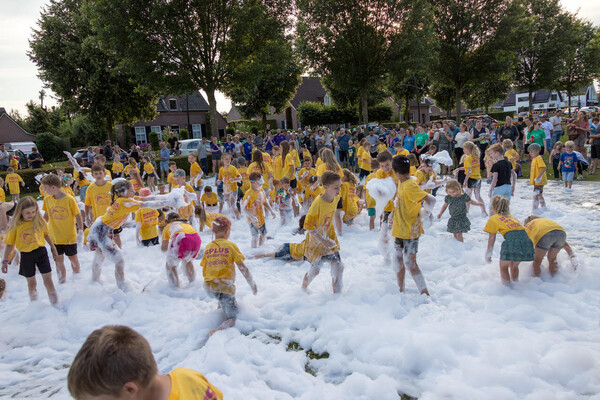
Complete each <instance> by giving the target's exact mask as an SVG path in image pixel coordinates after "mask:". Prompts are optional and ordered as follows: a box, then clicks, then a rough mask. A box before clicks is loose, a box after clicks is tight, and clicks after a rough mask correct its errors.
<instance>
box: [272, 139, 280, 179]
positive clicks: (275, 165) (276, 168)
mask: <svg viewBox="0 0 600 400" xmlns="http://www.w3.org/2000/svg"><path fill="white" fill-rule="evenodd" d="M271 164H272V169H273V179H277V180H281V178H282V177H283V160H282V159H281V147H279V146H273V160H272V162H271Z"/></svg>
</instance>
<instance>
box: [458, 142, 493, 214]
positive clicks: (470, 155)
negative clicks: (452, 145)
mask: <svg viewBox="0 0 600 400" xmlns="http://www.w3.org/2000/svg"><path fill="white" fill-rule="evenodd" d="M463 152H464V153H465V156H466V157H465V162H464V167H462V169H464V171H465V182H464V184H463V189H464V191H465V193H466V194H467V195H469V196H471V193H473V196H474V197H475V200H477V201H478V202H479V203H483V204H484V205H483V206H482V207H481V213H482V214H483V215H485V216H486V217H487V215H488V213H487V211H486V209H485V202H484V201H483V199H482V198H481V153H480V150H479V147H478V146H477V145H476V144H475V143H473V142H471V141H467V142H465V143H464V144H463ZM459 169H460V168H459Z"/></svg>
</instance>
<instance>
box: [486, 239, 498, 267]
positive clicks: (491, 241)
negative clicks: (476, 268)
mask: <svg viewBox="0 0 600 400" xmlns="http://www.w3.org/2000/svg"><path fill="white" fill-rule="evenodd" d="M494 243H496V234H495V233H490V236H489V237H488V247H487V250H486V251H485V261H486V262H487V263H491V262H492V252H493V251H494Z"/></svg>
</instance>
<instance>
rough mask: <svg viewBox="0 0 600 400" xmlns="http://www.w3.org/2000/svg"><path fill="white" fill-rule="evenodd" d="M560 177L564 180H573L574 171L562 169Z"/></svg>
mask: <svg viewBox="0 0 600 400" xmlns="http://www.w3.org/2000/svg"><path fill="white" fill-rule="evenodd" d="M562 177H563V181H564V182H573V178H574V177H575V172H573V171H571V172H566V171H562Z"/></svg>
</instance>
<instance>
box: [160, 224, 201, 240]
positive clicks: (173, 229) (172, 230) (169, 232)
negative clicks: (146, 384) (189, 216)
mask: <svg viewBox="0 0 600 400" xmlns="http://www.w3.org/2000/svg"><path fill="white" fill-rule="evenodd" d="M177 233H183V234H186V235H187V234H192V233H198V232H196V230H195V229H194V228H193V227H192V226H191V225H190V224H186V223H185V222H181V221H177V222H171V223H170V224H169V225H167V226H165V229H163V233H162V241H163V242H168V241H169V240H171V236H173V235H175V234H177Z"/></svg>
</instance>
